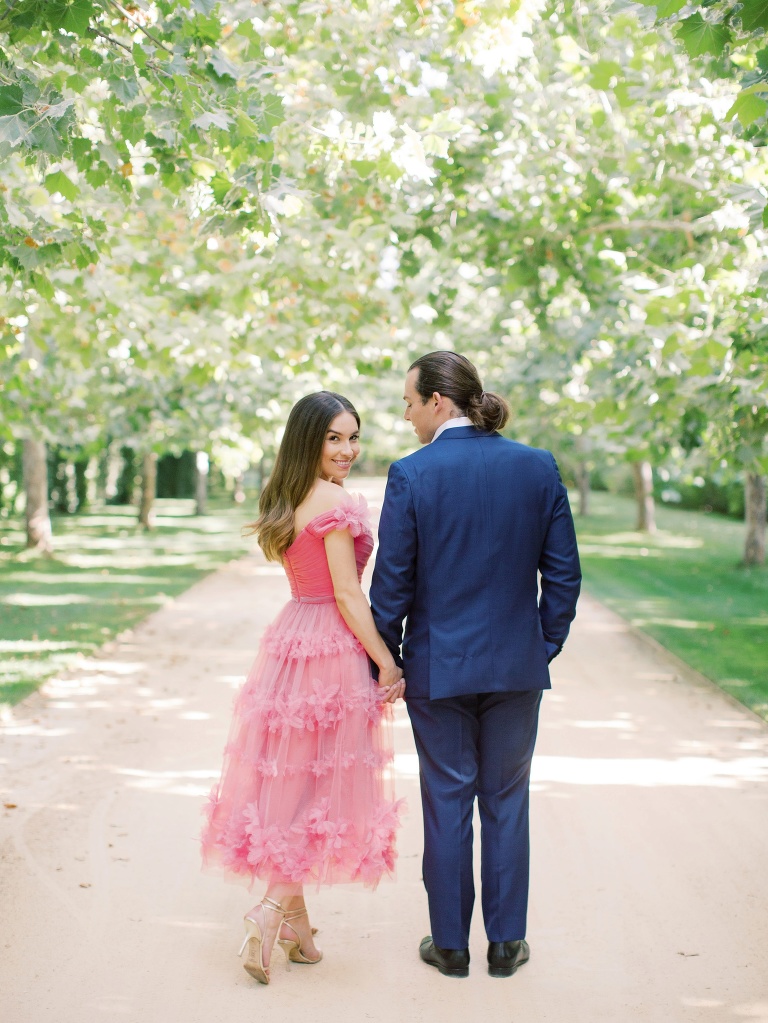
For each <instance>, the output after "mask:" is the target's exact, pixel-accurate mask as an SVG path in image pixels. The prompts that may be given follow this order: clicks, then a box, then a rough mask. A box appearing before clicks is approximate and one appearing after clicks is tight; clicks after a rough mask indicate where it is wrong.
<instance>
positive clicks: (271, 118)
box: [261, 93, 285, 135]
mask: <svg viewBox="0 0 768 1023" xmlns="http://www.w3.org/2000/svg"><path fill="white" fill-rule="evenodd" d="M284 118H285V115H284V114H283V101H282V99H281V98H280V97H279V96H275V95H273V94H272V93H269V94H268V95H267V96H265V97H264V107H263V112H262V118H261V119H262V122H263V124H264V126H265V127H266V132H267V134H268V135H269V134H271V132H272V129H273V128H276V127H277V125H278V124H282V123H283V120H284Z"/></svg>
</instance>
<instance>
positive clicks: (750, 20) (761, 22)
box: [741, 0, 768, 32]
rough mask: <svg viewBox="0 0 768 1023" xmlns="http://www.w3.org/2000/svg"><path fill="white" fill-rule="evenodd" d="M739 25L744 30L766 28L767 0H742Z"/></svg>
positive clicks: (767, 19)
mask: <svg viewBox="0 0 768 1023" xmlns="http://www.w3.org/2000/svg"><path fill="white" fill-rule="evenodd" d="M741 27H742V28H743V29H744V31H745V32H754V30H755V29H756V28H763V29H768V0H742V3H741Z"/></svg>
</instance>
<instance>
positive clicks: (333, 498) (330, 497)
mask: <svg viewBox="0 0 768 1023" xmlns="http://www.w3.org/2000/svg"><path fill="white" fill-rule="evenodd" d="M348 500H349V496H348V495H347V493H346V491H345V490H344V488H343V487H340V486H339V485H338V484H337V483H329V482H328V480H317V482H316V483H315V485H314V486H313V487H312V490H311V491H310V492H309V494H308V495H307V496H306V497H305V498H304V500H303V501H302V502H301V504H300V505H299V506H298V508H297V509H296V511H295V513H294V523H295V529H296V532H297V533H298V532H301V530H302V529H303V528H304V527H305V526H306V525H307V523H309V522H311V521H312V519H315V518H317V516H318V515H322V514H323V513H324V512H328V511H333V509H334V508H338V507H339V505H341V504H344V503H345V502H347V501H348Z"/></svg>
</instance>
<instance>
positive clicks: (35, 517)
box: [23, 440, 53, 554]
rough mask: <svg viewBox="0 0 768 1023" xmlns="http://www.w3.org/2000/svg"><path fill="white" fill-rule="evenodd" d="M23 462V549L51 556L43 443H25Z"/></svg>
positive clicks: (38, 441)
mask: <svg viewBox="0 0 768 1023" xmlns="http://www.w3.org/2000/svg"><path fill="white" fill-rule="evenodd" d="M23 460H24V491H25V493H26V498H27V507H26V513H25V515H26V522H27V547H34V548H35V549H36V550H38V551H40V552H41V553H42V554H51V553H52V551H53V530H52V529H51V516H50V514H49V512H48V464H47V457H46V450H45V444H44V443H43V441H41V440H25V441H24V455H23Z"/></svg>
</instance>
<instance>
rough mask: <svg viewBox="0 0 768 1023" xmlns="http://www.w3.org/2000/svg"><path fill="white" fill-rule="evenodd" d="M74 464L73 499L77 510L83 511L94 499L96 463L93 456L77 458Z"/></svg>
mask: <svg viewBox="0 0 768 1023" xmlns="http://www.w3.org/2000/svg"><path fill="white" fill-rule="evenodd" d="M74 466H75V499H76V501H77V510H78V511H79V512H81V511H85V510H86V508H88V507H89V506H90V505H91V504H93V502H94V500H95V499H96V489H95V487H96V474H97V472H98V465H97V462H96V459H95V458H78V460H77V461H76V462H75V463H74Z"/></svg>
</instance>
